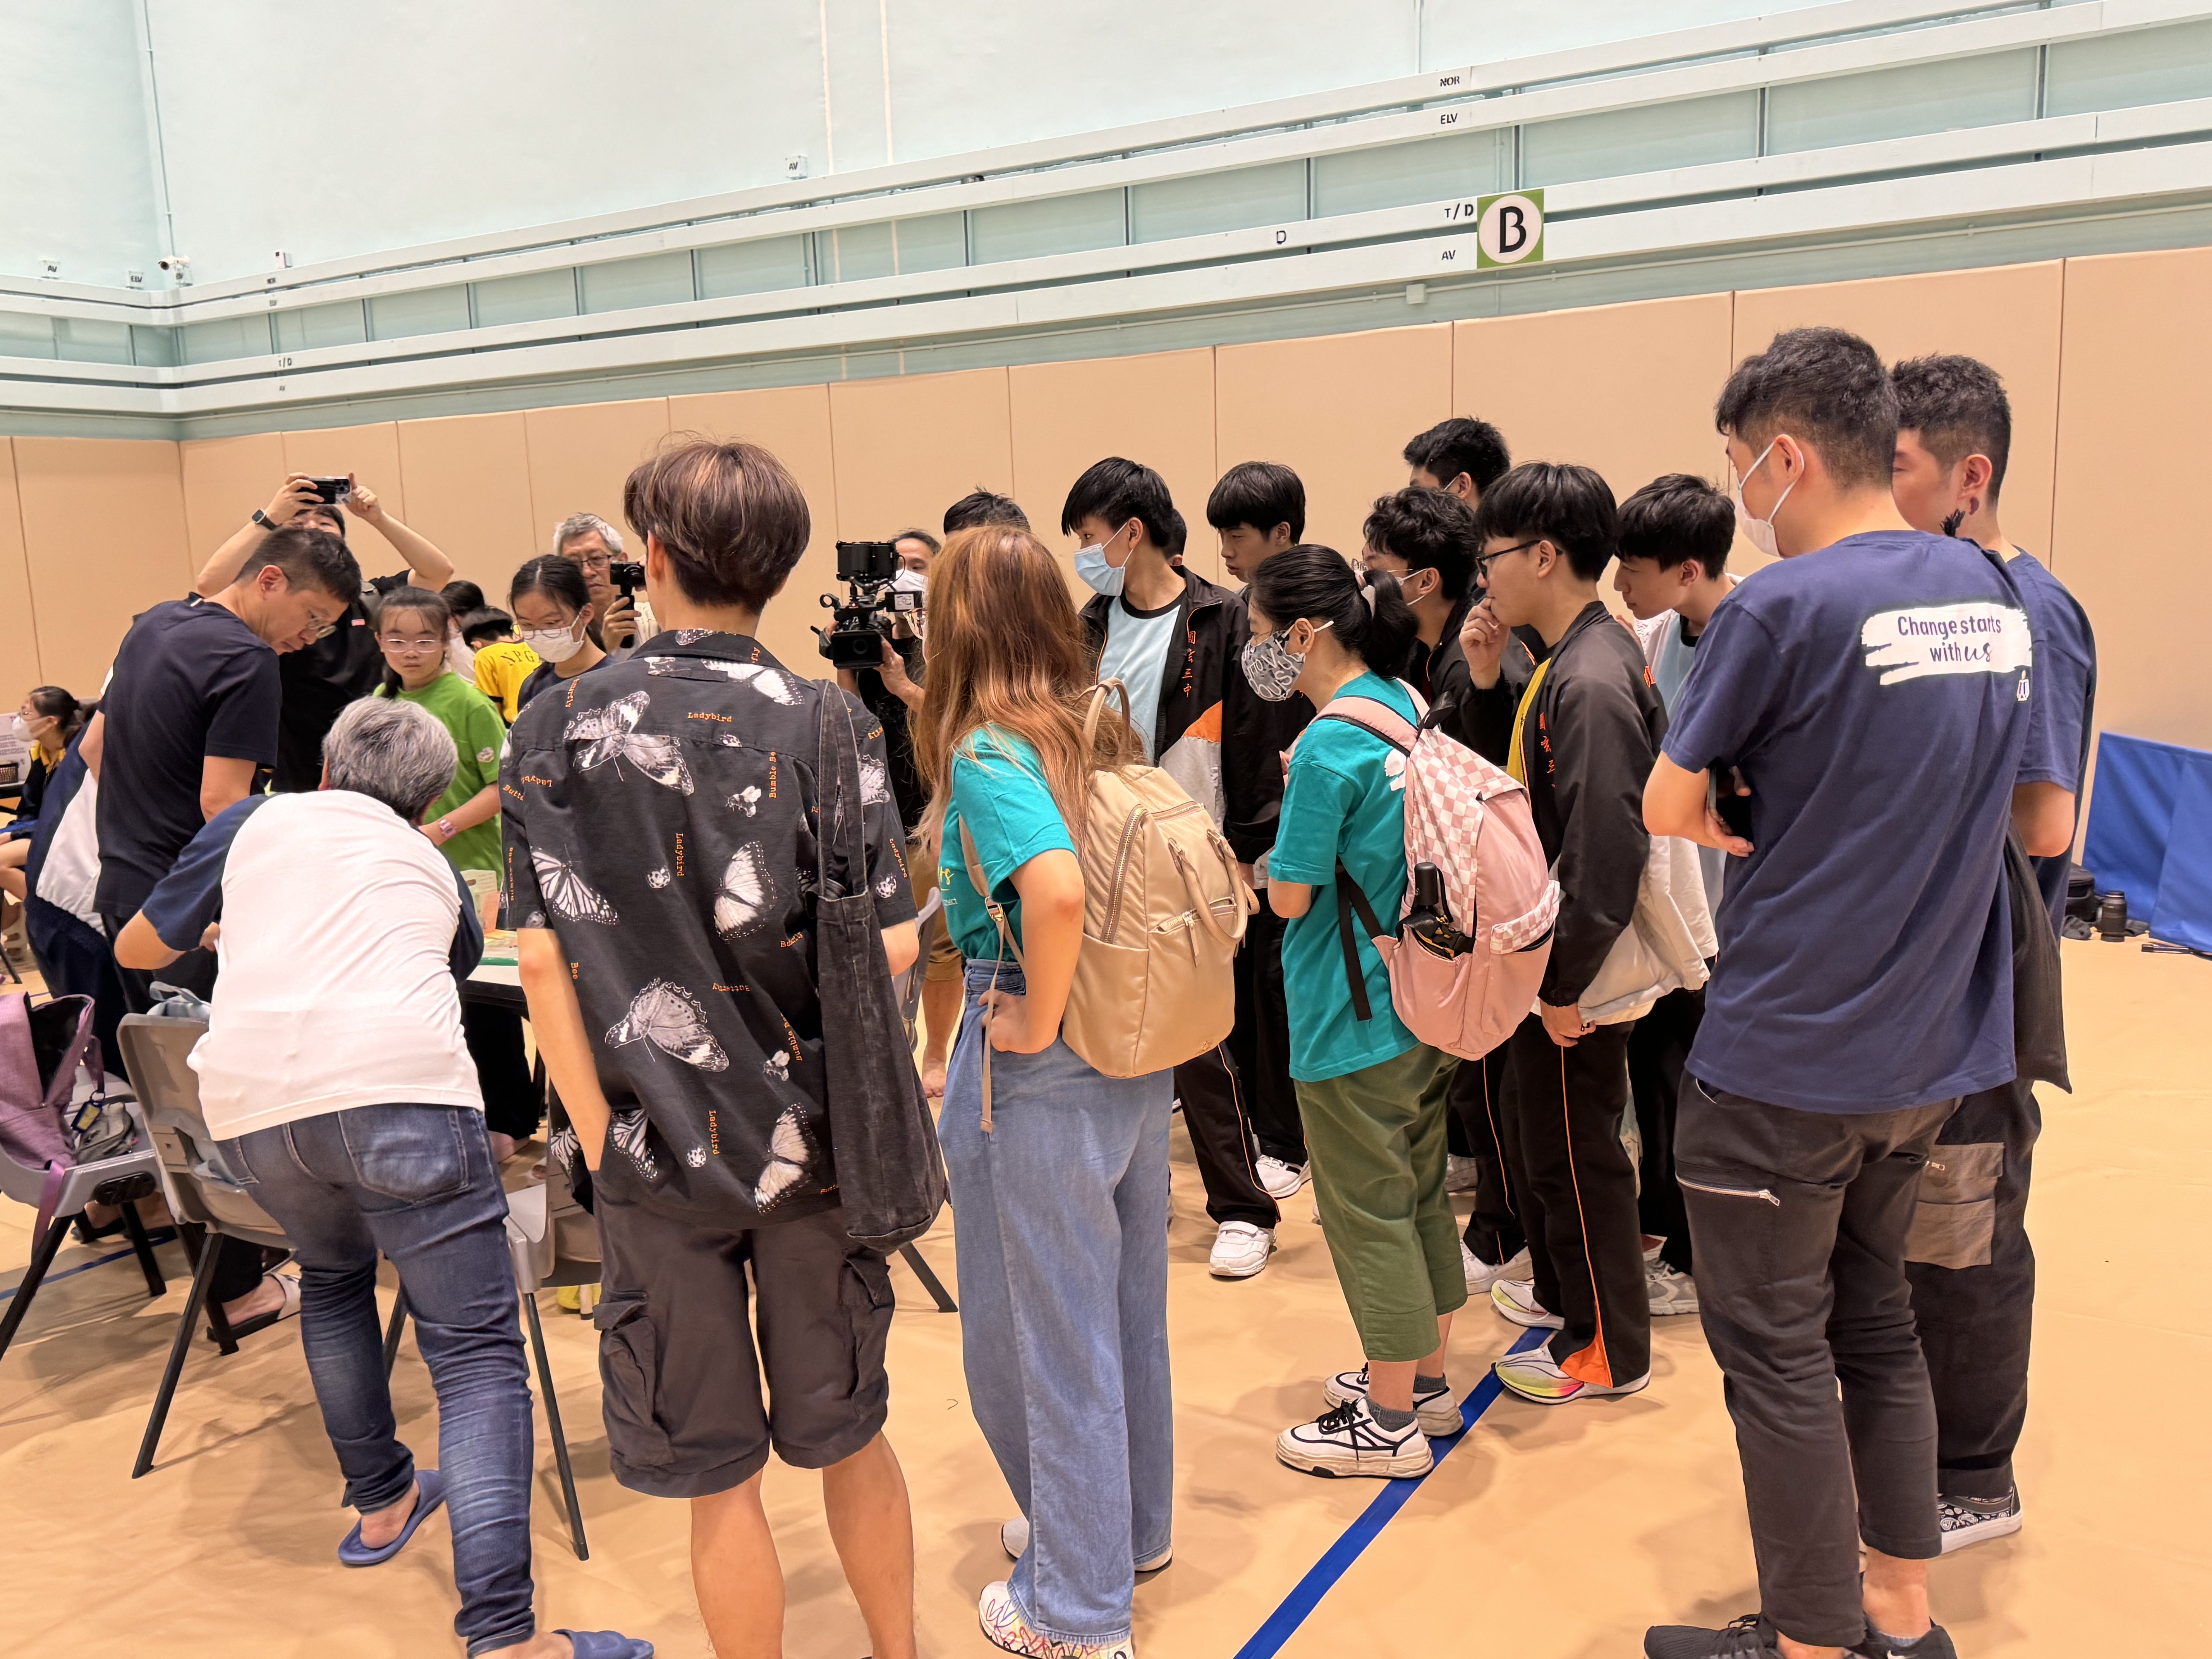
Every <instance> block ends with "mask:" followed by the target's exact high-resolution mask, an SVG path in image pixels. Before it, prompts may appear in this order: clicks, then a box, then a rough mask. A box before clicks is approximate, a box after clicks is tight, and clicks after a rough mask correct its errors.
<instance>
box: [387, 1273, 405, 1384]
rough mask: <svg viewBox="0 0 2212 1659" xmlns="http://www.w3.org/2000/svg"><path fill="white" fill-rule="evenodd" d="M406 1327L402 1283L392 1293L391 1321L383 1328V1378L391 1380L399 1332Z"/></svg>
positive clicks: (403, 1287)
mask: <svg viewBox="0 0 2212 1659" xmlns="http://www.w3.org/2000/svg"><path fill="white" fill-rule="evenodd" d="M406 1328H407V1287H406V1286H405V1285H401V1286H400V1287H399V1288H398V1290H396V1291H393V1292H392V1322H391V1323H390V1324H388V1325H386V1327H385V1328H384V1380H385V1381H386V1383H389V1382H390V1381H392V1367H393V1366H395V1365H397V1364H398V1363H399V1333H400V1332H402V1331H403V1330H404V1329H406Z"/></svg>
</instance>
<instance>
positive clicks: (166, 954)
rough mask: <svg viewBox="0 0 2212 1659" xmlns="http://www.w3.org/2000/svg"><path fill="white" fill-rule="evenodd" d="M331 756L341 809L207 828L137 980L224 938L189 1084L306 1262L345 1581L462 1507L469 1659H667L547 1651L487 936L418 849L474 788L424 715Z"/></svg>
mask: <svg viewBox="0 0 2212 1659" xmlns="http://www.w3.org/2000/svg"><path fill="white" fill-rule="evenodd" d="M323 752H324V770H323V787H322V789H321V791H320V792H319V793H313V794H298V795H248V796H246V799H243V800H241V801H239V802H237V803H235V804H234V805H231V806H228V807H227V808H225V809H224V810H223V811H221V812H218V813H217V814H216V816H215V817H212V818H210V820H209V821H208V823H207V825H206V827H205V828H204V829H202V830H201V831H200V832H199V833H198V834H197V836H194V837H193V838H192V840H191V842H190V843H189V844H188V845H187V846H186V847H185V850H184V851H183V853H182V854H179V857H178V859H177V861H176V864H175V866H173V868H172V869H171V870H170V872H169V873H168V875H167V877H166V878H163V879H162V881H161V883H160V884H159V885H157V886H156V887H155V889H154V890H153V892H152V893H151V894H150V895H149V896H148V898H147V900H146V903H145V906H144V908H143V909H141V910H140V911H139V912H138V914H137V915H135V916H134V917H132V918H131V921H130V922H129V924H128V925H127V926H126V927H125V928H124V929H123V932H122V934H121V936H120V937H119V938H118V939H117V940H116V945H115V954H116V958H117V960H118V961H119V962H121V963H124V964H125V966H127V967H131V968H138V969H160V968H163V967H166V966H167V965H168V964H169V963H171V962H173V961H174V960H175V959H176V958H177V957H179V956H181V955H182V954H183V953H184V952H185V951H187V950H190V949H191V948H193V947H194V946H196V945H200V944H201V943H202V942H203V940H204V939H208V938H210V936H211V935H217V934H219V943H218V944H217V947H216V948H217V950H218V952H219V957H220V960H221V962H222V975H221V977H220V978H218V979H217V981H216V987H215V997H214V1001H213V1006H212V1012H211V1013H210V1020H209V1025H208V1032H207V1035H206V1036H204V1037H202V1038H201V1039H200V1041H199V1044H198V1046H197V1048H194V1049H193V1051H192V1058H191V1064H192V1069H193V1070H194V1071H196V1072H197V1073H199V1078H200V1105H201V1109H202V1110H203V1112H204V1114H205V1116H206V1119H207V1126H208V1128H209V1130H210V1132H211V1133H213V1134H214V1135H215V1136H216V1140H217V1144H218V1145H219V1146H220V1147H221V1149H222V1158H223V1162H224V1163H225V1164H227V1165H228V1167H229V1169H230V1170H231V1171H232V1172H233V1173H234V1175H235V1176H238V1178H239V1179H240V1180H241V1181H245V1182H250V1183H251V1184H252V1188H253V1194H254V1197H255V1198H256V1199H257V1200H258V1201H259V1203H260V1204H261V1206H262V1207H263V1208H264V1209H265V1210H267V1211H268V1212H269V1213H270V1215H271V1216H272V1217H274V1218H276V1222H277V1224H278V1225H281V1226H282V1227H283V1229H284V1231H285V1233H286V1235H287V1236H288V1237H290V1238H291V1240H292V1241H293V1243H294V1244H295V1246H296V1248H297V1254H298V1257H299V1261H300V1266H301V1274H300V1285H301V1315H300V1328H301V1345H302V1346H304V1347H305V1349H306V1350H307V1369H308V1371H309V1373H310V1374H311V1375H312V1376H313V1379H314V1384H315V1398H316V1400H317V1401H318V1402H319V1404H320V1405H321V1407H322V1412H323V1426H324V1428H325V1430H326V1431H328V1432H329V1434H330V1437H331V1446H332V1447H333V1448H334V1449H336V1451H337V1457H338V1465H339V1467H340V1468H342V1469H343V1471H344V1473H345V1477H346V1492H345V1501H346V1503H347V1504H348V1505H349V1506H350V1507H351V1508H353V1509H355V1510H358V1511H359V1512H360V1515H361V1520H360V1522H358V1523H357V1524H356V1526H355V1527H354V1528H353V1530H352V1531H351V1532H350V1533H349V1534H347V1536H346V1538H345V1541H343V1543H341V1544H340V1545H339V1546H338V1559H339V1560H340V1561H341V1562H343V1563H344V1564H345V1565H347V1566H350V1567H368V1566H375V1565H380V1563H382V1562H385V1561H387V1560H389V1559H391V1558H392V1556H394V1555H396V1554H398V1553H399V1551H400V1550H401V1549H402V1548H403V1547H405V1545H406V1543H407V1541H408V1540H409V1539H410V1538H411V1537H413V1536H414V1534H415V1531H416V1528H418V1527H419V1526H421V1524H422V1522H423V1521H424V1520H425V1519H426V1518H428V1516H430V1515H432V1514H433V1513H434V1512H435V1510H437V1509H438V1508H439V1506H440V1505H441V1504H443V1505H445V1506H447V1508H449V1509H450V1510H452V1512H453V1578H454V1582H455V1583H456V1585H457V1586H458V1587H459V1590H460V1595H461V1610H460V1613H459V1616H458V1617H456V1618H455V1620H453V1627H454V1629H455V1631H456V1632H458V1633H459V1635H460V1637H461V1638H462V1639H463V1640H464V1641H465V1642H466V1643H467V1644H468V1651H469V1654H470V1655H471V1659H475V1656H477V1655H480V1654H489V1653H495V1652H500V1653H507V1654H511V1655H513V1656H515V1659H569V1656H571V1655H573V1656H574V1659H650V1656H651V1655H652V1652H653V1648H652V1644H649V1643H647V1642H643V1641H634V1640H632V1639H631V1638H628V1637H624V1636H619V1635H617V1634H615V1633H614V1632H607V1631H585V1632H568V1631H560V1632H551V1633H545V1632H539V1631H538V1626H537V1620H536V1617H535V1615H534V1613H532V1585H531V1579H530V1476H531V1466H532V1456H533V1454H534V1450H535V1443H534V1441H533V1438H532V1425H531V1401H530V1391H529V1389H528V1387H527V1385H526V1382H525V1379H524V1375H523V1367H524V1359H523V1352H522V1334H521V1329H520V1326H519V1324H518V1323H517V1320H516V1304H515V1289H514V1269H513V1265H512V1262H511V1261H510V1259H509V1257H508V1255H507V1232H506V1226H505V1222H506V1216H507V1200H506V1197H505V1195H504V1194H502V1193H501V1189H500V1182H499V1176H498V1173H497V1170H496V1166H495V1164H493V1162H492V1156H491V1147H490V1144H489V1140H488V1139H487V1138H486V1136H485V1133H484V1125H483V1096H482V1093H481V1092H480V1091H479V1090H478V1088H477V1069H476V1066H475V1064H474V1063H473V1062H472V1061H471V1060H470V1058H469V1051H468V1045H467V1043H466V1042H465V1040H464V1038H463V1036H462V1034H461V1007H460V996H459V990H458V987H457V983H456V982H457V981H459V980H460V979H462V978H465V976H466V975H468V974H470V973H471V972H472V971H473V970H474V969H475V967H476V964H477V959H478V957H480V956H481V955H482V953H483V932H482V929H481V928H480V927H479V925H478V923H477V914H476V908H475V906H474V905H473V904H472V903H471V901H470V897H469V893H468V890H467V889H466V887H465V886H464V885H463V884H462V882H461V878H460V875H459V872H457V871H456V870H455V869H454V868H453V866H451V865H449V864H447V862H446V860H445V859H444V858H443V857H441V855H440V854H439V852H438V849H437V848H435V847H433V846H432V845H431V844H430V842H429V840H428V837H426V836H423V835H422V833H421V832H420V831H419V830H417V829H416V827H415V824H416V819H418V818H419V817H422V812H423V810H424V809H425V808H426V807H428V805H430V803H431V802H432V801H434V800H436V799H438V798H439V797H440V796H441V795H442V794H444V793H446V791H447V788H448V787H451V785H452V783H453V770H454V764H455V754H454V749H453V738H452V736H451V735H450V734H449V733H448V732H447V730H446V727H445V726H444V725H443V724H442V723H441V722H440V721H439V720H438V719H437V718H436V716H435V715H433V714H430V713H429V712H428V710H427V709H424V708H421V707H419V706H417V705H416V704H414V703H410V702H388V701H383V700H364V701H362V702H356V703H353V704H351V705H349V707H348V708H346V710H345V712H344V713H343V714H340V715H339V716H338V719H337V724H336V725H334V726H332V727H331V732H330V736H329V738H327V739H326V740H325V744H324V751H323ZM218 917H219V918H220V919H221V925H220V927H219V928H218V927H216V923H217V919H218ZM272 1039H274V1040H272ZM277 1054H283V1055H286V1056H289V1060H287V1061H286V1062H285V1063H283V1064H282V1065H278V1064H275V1063H272V1057H273V1056H275V1055H277ZM379 1251H382V1252H383V1253H384V1254H385V1255H387V1256H389V1257H390V1258H391V1259H392V1265H393V1266H394V1267H397V1268H398V1272H399V1279H400V1283H401V1284H402V1285H404V1287H405V1289H406V1294H407V1304H408V1310H409V1311H410V1313H412V1314H413V1315H414V1316H415V1322H416V1323H415V1328H416V1340H417V1341H418V1342H419V1343H420V1344H421V1346H422V1358H423V1359H424V1361H425V1362H426V1363H427V1364H428V1365H429V1368H430V1380H431V1383H432V1385H433V1387H435V1389H436V1390H437V1395H438V1419H439V1449H440V1467H439V1468H435V1469H420V1470H418V1469H417V1468H416V1466H415V1460H414V1456H413V1455H412V1454H411V1453H410V1451H409V1450H408V1449H407V1448H406V1447H405V1446H404V1445H403V1444H402V1443H400V1442H399V1440H398V1437H396V1434H395V1430H394V1425H393V1422H392V1396H391V1394H390V1391H389V1389H387V1388H386V1384H385V1381H384V1363H383V1360H384V1352H383V1341H382V1335H381V1332H380V1322H379V1320H378V1318H377V1310H376V1257H377V1253H378V1252H379Z"/></svg>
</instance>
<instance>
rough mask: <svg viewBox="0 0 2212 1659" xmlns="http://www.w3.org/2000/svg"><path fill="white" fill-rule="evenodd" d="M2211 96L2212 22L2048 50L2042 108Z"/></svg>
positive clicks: (2080, 108) (2060, 110)
mask: <svg viewBox="0 0 2212 1659" xmlns="http://www.w3.org/2000/svg"><path fill="white" fill-rule="evenodd" d="M2185 98H2212V22H2203V23H2180V24H2176V25H2175V26H2173V27H2171V28H2162V29H2136V30H2135V31H2133V32H2132V33H2127V34H2110V35H2106V36H2104V37H2103V38H2101V39H2099V40H2064V41H2060V42H2058V43H2057V44H2056V45H2054V46H2052V47H2051V59H2050V62H2049V64H2047V65H2046V66H2045V72H2044V82H2043V112H2044V113H2045V114H2046V115H2081V114H2084V113H2086V112H2089V111H2091V110H2100V109H2128V108H2131V107H2133V106H2136V105H2138V104H2177V103H2179V102H2180V101H2181V100H2183V99H2185Z"/></svg>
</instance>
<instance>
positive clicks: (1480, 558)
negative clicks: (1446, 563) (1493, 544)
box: [1474, 536, 1544, 581]
mask: <svg viewBox="0 0 2212 1659" xmlns="http://www.w3.org/2000/svg"><path fill="white" fill-rule="evenodd" d="M1543 539H1544V538H1542V537H1541V536H1539V537H1537V538H1536V539H1535V541H1529V542H1516V543H1514V544H1513V545H1512V546H1510V547H1501V548H1499V549H1498V551H1496V552H1495V553H1478V554H1476V555H1475V556H1474V578H1475V580H1477V581H1487V580H1489V578H1490V567H1491V566H1492V565H1493V564H1495V563H1497V562H1498V560H1500V559H1502V558H1504V556H1506V555H1507V554H1508V553H1526V552H1527V551H1528V550H1529V549H1530V548H1532V547H1534V546H1535V545H1536V544H1537V543H1538V542H1541V541H1542V540H1543Z"/></svg>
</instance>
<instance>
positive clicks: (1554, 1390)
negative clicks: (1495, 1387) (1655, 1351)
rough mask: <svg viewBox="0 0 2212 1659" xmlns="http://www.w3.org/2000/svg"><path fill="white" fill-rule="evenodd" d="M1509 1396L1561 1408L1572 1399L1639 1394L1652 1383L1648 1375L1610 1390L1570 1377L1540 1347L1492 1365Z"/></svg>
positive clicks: (1645, 1374)
mask: <svg viewBox="0 0 2212 1659" xmlns="http://www.w3.org/2000/svg"><path fill="white" fill-rule="evenodd" d="M1490 1369H1491V1371H1492V1374H1493V1375H1495V1376H1496V1377H1497V1378H1498V1383H1499V1385H1500V1386H1501V1387H1503V1388H1504V1389H1505V1390H1506V1391H1507V1392H1508V1393H1510V1394H1512V1395H1517V1396H1518V1397H1519V1398H1521V1399H1522V1400H1526V1401H1530V1402H1532V1403H1534V1404H1535V1405H1539V1406H1564V1405H1565V1404H1566V1403H1567V1402H1568V1401H1571V1400H1599V1399H1603V1398H1605V1397H1607V1395H1620V1394H1641V1393H1642V1392H1643V1391H1644V1389H1647V1388H1649V1387H1650V1384H1651V1373H1650V1371H1646V1372H1644V1375H1643V1376H1635V1377H1631V1378H1630V1379H1629V1380H1628V1381H1627V1382H1626V1383H1613V1384H1612V1385H1611V1386H1610V1387H1608V1386H1606V1385H1604V1384H1601V1383H1585V1382H1583V1380H1582V1379H1581V1378H1580V1377H1578V1376H1568V1375H1567V1373H1566V1372H1565V1370H1562V1369H1561V1368H1560V1365H1559V1361H1558V1360H1556V1359H1554V1358H1552V1351H1551V1349H1550V1348H1549V1347H1547V1346H1544V1345H1542V1344H1539V1345H1538V1346H1535V1347H1533V1348H1531V1349H1529V1350H1528V1352H1526V1353H1509V1354H1507V1355H1506V1356H1505V1357H1504V1358H1503V1359H1500V1360H1498V1361H1497V1362H1496V1363H1495V1364H1492V1366H1491V1368H1490Z"/></svg>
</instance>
